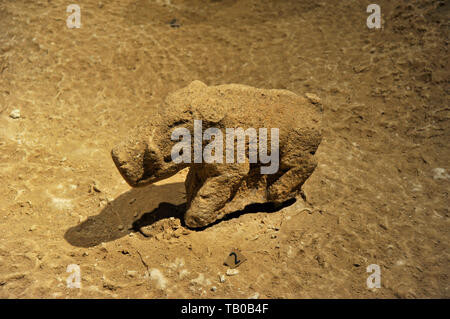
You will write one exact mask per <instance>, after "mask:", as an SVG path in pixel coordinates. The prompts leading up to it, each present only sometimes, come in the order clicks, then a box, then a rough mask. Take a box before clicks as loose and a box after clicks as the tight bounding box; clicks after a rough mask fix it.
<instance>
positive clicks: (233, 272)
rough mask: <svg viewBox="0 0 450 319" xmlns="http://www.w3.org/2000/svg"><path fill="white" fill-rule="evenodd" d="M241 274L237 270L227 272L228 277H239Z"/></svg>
mask: <svg viewBox="0 0 450 319" xmlns="http://www.w3.org/2000/svg"><path fill="white" fill-rule="evenodd" d="M238 273H239V270H237V269H228V270H227V276H234V275H237V274H238Z"/></svg>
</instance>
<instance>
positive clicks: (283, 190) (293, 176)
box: [267, 157, 317, 203]
mask: <svg viewBox="0 0 450 319" xmlns="http://www.w3.org/2000/svg"><path fill="white" fill-rule="evenodd" d="M316 165H317V164H316V161H315V159H314V158H312V157H311V158H309V159H306V160H304V161H302V162H301V163H300V165H298V166H294V167H292V168H290V169H289V170H287V171H286V172H285V173H284V174H283V175H281V177H280V178H278V179H277V180H276V181H275V182H274V183H273V184H272V185H270V186H269V187H268V190H267V200H268V201H273V202H275V203H282V202H284V201H286V200H288V199H290V198H293V197H294V195H295V191H299V190H300V188H301V186H302V185H303V183H304V182H305V181H306V180H307V179H308V177H309V176H310V175H311V174H312V172H313V171H314V169H315V167H316Z"/></svg>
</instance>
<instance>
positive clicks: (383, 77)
mask: <svg viewBox="0 0 450 319" xmlns="http://www.w3.org/2000/svg"><path fill="white" fill-rule="evenodd" d="M73 2H74V3H77V4H79V5H80V6H81V23H82V26H81V28H80V29H69V28H67V26H66V18H67V16H68V15H69V14H68V13H66V6H67V5H68V4H70V2H67V1H62V0H53V1H50V0H48V1H43V0H41V1H38V0H36V1H23V0H22V1H20V0H14V1H12V0H4V1H1V3H0V30H2V31H1V32H0V180H1V183H0V218H1V222H0V234H1V236H0V297H2V298H15V297H19V298H25V297H33V298H55V297H56V298H66V297H68V298H80V297H82V298H110V297H122V298H129V297H131V298H216V297H225V298H247V297H259V298H312V297H325V298H336V297H338V298H342V297H346V298H363V297H364V298H387V297H393V298H396V297H400V298H416V297H433V298H436V297H441V298H442V297H444V298H449V297H450V290H449V283H450V280H449V275H450V263H449V253H450V251H449V229H450V227H449V211H448V206H449V198H448V196H449V185H450V164H449V163H450V149H449V145H448V142H449V134H450V130H449V123H450V121H449V120H450V108H449V106H448V105H449V98H448V97H449V95H448V93H449V74H450V72H449V67H448V46H447V45H448V38H449V37H448V35H449V28H448V21H449V16H450V14H449V4H448V1H429V0H424V1H417V0H415V1H403V0H402V1H398V0H396V1H381V0H377V2H376V3H378V4H379V5H380V7H381V14H382V19H383V28H382V29H381V30H375V29H372V30H370V29H368V28H367V26H366V19H367V16H368V15H369V13H366V7H367V5H368V4H370V3H371V2H370V1H362V0H361V1H360V0H353V1H352V0H348V1H303V0H295V1H294V0H292V1H268V0H265V1H260V0H251V1H250V0H249V1H233V0H229V1H227V0H223V1H207V0H201V1H200V0H185V1H181V0H167V1H161V0H160V1H151V0H146V1H144V0H138V1H131V0H121V1H119V0H114V1H104V2H103V3H100V2H98V1H87V0H84V1H76V2H75V1H73ZM172 19H176V20H177V22H176V23H177V24H179V25H180V26H179V27H178V28H173V27H171V26H170V24H169V22H170V21H171V20H172ZM195 79H198V80H201V81H203V82H205V83H206V84H208V85H217V84H224V83H241V84H247V85H251V86H255V87H261V88H282V89H289V90H291V91H293V92H295V93H298V94H304V93H305V92H312V93H315V94H317V95H318V96H320V97H321V98H322V100H323V103H324V107H325V109H324V140H323V142H322V144H321V146H320V148H319V150H318V152H317V156H318V159H319V166H318V167H317V169H316V171H315V172H314V174H313V175H312V176H311V177H310V178H309V180H308V181H307V182H306V184H305V185H304V191H305V194H306V196H307V199H308V201H309V203H310V204H311V205H312V206H313V207H314V210H313V211H311V212H308V211H305V210H302V206H301V204H300V202H297V203H295V204H294V205H292V206H290V207H287V208H285V209H283V210H280V211H276V212H251V213H246V214H240V215H238V216H234V218H230V219H227V220H225V221H223V222H220V223H217V224H215V225H213V226H211V227H209V228H206V229H205V230H202V231H193V230H189V229H186V228H185V227H183V225H181V224H180V216H181V214H182V212H183V202H184V196H185V193H184V185H183V181H184V177H185V174H186V172H181V173H179V174H178V175H176V176H174V177H172V178H171V179H169V180H165V181H163V182H160V183H158V184H157V185H152V186H149V187H147V188H143V189H130V187H129V186H128V185H127V184H126V183H125V182H124V181H123V179H122V178H121V176H120V175H119V173H118V171H117V169H116V168H115V166H114V164H113V162H112V160H111V157H110V150H111V148H112V147H113V146H114V145H115V144H117V143H118V142H119V141H120V140H121V139H123V138H124V137H125V136H126V135H127V133H128V132H129V130H130V128H132V127H134V126H136V125H137V124H138V123H140V122H141V121H142V120H145V121H151V117H152V113H153V112H155V110H156V108H157V107H158V105H159V103H160V102H161V101H162V99H163V98H164V97H165V96H166V95H167V93H169V92H172V91H174V90H176V89H178V88H181V87H183V86H185V85H187V84H188V83H190V82H191V81H192V80H195ZM15 109H19V110H20V117H19V118H16V119H13V118H11V117H10V113H11V112H12V111H13V110H15ZM139 229H141V231H140V230H139ZM144 233H145V234H146V235H144ZM232 248H239V249H240V250H241V252H242V253H243V254H244V255H245V256H246V257H247V259H248V260H247V261H246V262H244V263H243V264H242V265H240V266H239V267H238V268H237V269H238V270H239V274H237V275H234V276H225V277H226V280H225V282H220V280H219V274H222V275H223V274H225V272H226V270H227V267H226V266H224V265H223V261H224V260H225V258H226V257H227V255H228V254H229V252H230V251H231V249H232ZM70 264H76V265H79V267H80V270H81V288H80V289H78V288H68V287H67V284H66V280H67V278H68V277H69V275H70V273H68V272H66V270H67V266H68V265H70ZM370 264H377V265H379V266H380V267H381V288H379V289H376V288H373V289H368V288H367V286H366V279H367V277H368V276H369V273H367V272H366V267H367V266H368V265H370Z"/></svg>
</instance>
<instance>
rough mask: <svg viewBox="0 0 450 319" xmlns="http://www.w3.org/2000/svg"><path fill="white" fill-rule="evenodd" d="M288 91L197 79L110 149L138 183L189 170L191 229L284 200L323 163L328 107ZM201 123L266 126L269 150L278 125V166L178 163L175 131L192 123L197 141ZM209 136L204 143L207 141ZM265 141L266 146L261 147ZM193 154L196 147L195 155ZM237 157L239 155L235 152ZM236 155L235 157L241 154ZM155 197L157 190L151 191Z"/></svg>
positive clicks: (124, 173)
mask: <svg viewBox="0 0 450 319" xmlns="http://www.w3.org/2000/svg"><path fill="white" fill-rule="evenodd" d="M318 101H319V100H318V99H311V98H304V97H301V96H298V95H296V94H294V93H292V92H290V91H287V90H268V89H257V88H253V87H249V86H245V85H239V84H227V85H219V86H210V87H208V86H207V85H205V84H204V83H202V82H200V81H194V82H192V83H191V84H190V85H188V86H187V87H185V88H183V89H180V90H178V91H176V92H174V93H172V94H170V95H169V96H168V97H167V98H166V100H165V102H164V103H163V105H161V107H160V110H159V113H158V115H157V116H155V117H154V118H151V119H149V120H148V124H146V125H141V126H139V127H138V128H136V129H135V130H134V132H133V133H131V134H130V136H129V138H128V139H127V140H125V141H123V142H122V143H120V144H119V145H117V146H116V147H115V148H114V149H113V150H112V152H111V154H112V158H113V160H114V163H115V164H116V166H117V167H118V169H119V171H120V173H121V174H122V176H123V177H124V178H125V180H126V181H127V182H128V183H129V184H130V185H131V186H133V187H139V186H143V185H147V184H150V183H154V182H157V181H160V180H162V179H165V178H168V177H170V176H172V175H174V174H175V173H177V172H178V171H180V170H181V169H183V168H186V167H189V173H188V176H187V178H186V182H185V185H186V193H187V211H186V213H185V216H184V218H185V223H186V225H188V226H189V227H203V226H207V225H209V224H211V223H213V222H214V221H216V220H218V219H221V218H223V217H224V216H225V215H227V214H229V213H232V212H235V211H238V210H242V209H244V208H245V207H246V206H247V205H249V204H252V203H265V202H269V201H270V202H274V203H278V204H279V203H282V202H284V201H286V200H288V199H290V198H293V197H295V196H296V195H298V193H299V191H300V190H301V186H302V185H303V183H304V182H305V181H306V179H307V178H308V177H309V176H310V175H311V174H312V172H313V171H314V169H315V167H316V165H317V163H316V159H315V156H314V154H315V152H316V150H317V148H318V146H319V144H320V142H321V139H322V132H321V117H322V114H321V105H320V103H319V102H318ZM194 120H202V123H203V132H204V131H205V130H206V129H207V128H212V127H213V128H218V129H220V130H221V131H222V132H223V138H224V141H223V142H224V147H223V148H224V153H225V148H226V143H225V129H226V128H239V127H242V128H243V129H244V130H245V129H247V128H255V129H256V131H258V129H259V128H267V129H268V131H269V136H268V143H267V148H268V150H270V145H271V144H270V143H271V135H270V129H271V128H278V129H279V170H278V171H277V172H276V173H275V174H261V171H260V168H261V166H267V165H268V164H262V163H260V162H258V163H249V161H248V143H247V145H246V152H247V153H246V155H247V158H246V161H245V163H234V164H228V163H225V159H224V160H223V163H221V164H219V163H205V162H203V163H179V164H176V163H174V162H173V161H172V158H171V150H172V147H173V146H174V145H175V144H176V143H178V141H172V140H171V134H172V132H173V131H174V129H176V128H187V129H188V130H189V132H191V135H192V142H193V140H194V138H193V137H194V132H193V128H194ZM208 143H209V141H204V142H203V146H205V145H206V144H208ZM258 146H259V145H258ZM191 154H192V157H193V154H194V152H193V151H192V152H191ZM235 155H236V154H235ZM235 158H236V156H235ZM149 195H150V194H149Z"/></svg>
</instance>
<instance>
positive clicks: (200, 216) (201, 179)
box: [184, 163, 249, 227]
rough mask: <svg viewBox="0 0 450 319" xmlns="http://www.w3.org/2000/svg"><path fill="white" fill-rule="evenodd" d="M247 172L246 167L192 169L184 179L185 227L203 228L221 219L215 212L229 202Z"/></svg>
mask: <svg viewBox="0 0 450 319" xmlns="http://www.w3.org/2000/svg"><path fill="white" fill-rule="evenodd" d="M248 171H249V165H248V163H245V164H203V165H202V166H192V167H191V168H190V171H189V174H188V176H187V178H186V193H187V200H188V204H187V211H186V214H185V216H184V221H185V223H186V225H187V226H189V227H203V226H206V225H209V224H211V223H213V222H214V221H216V220H217V219H219V218H222V217H223V216H222V214H220V213H219V211H220V210H221V209H222V208H223V207H224V206H225V204H226V203H227V202H228V201H230V200H231V199H232V198H233V196H234V193H235V192H236V190H237V189H238V187H239V185H240V183H241V181H242V179H243V178H244V177H245V176H246V175H247V173H248Z"/></svg>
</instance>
